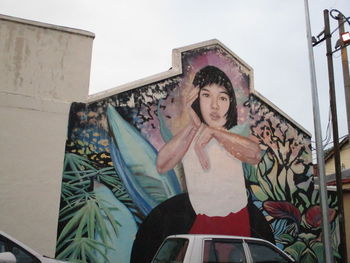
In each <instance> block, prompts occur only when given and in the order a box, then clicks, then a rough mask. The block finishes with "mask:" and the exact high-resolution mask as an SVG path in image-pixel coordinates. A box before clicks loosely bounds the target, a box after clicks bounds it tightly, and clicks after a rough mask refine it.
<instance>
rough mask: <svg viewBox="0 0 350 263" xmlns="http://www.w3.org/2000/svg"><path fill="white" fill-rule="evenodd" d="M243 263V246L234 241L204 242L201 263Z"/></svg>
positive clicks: (215, 240) (244, 258)
mask: <svg viewBox="0 0 350 263" xmlns="http://www.w3.org/2000/svg"><path fill="white" fill-rule="evenodd" d="M223 262H225V263H244V262H246V257H245V253H244V248H243V244H242V242H240V241H236V240H232V241H231V240H218V239H212V240H205V242H204V251H203V263H223Z"/></svg>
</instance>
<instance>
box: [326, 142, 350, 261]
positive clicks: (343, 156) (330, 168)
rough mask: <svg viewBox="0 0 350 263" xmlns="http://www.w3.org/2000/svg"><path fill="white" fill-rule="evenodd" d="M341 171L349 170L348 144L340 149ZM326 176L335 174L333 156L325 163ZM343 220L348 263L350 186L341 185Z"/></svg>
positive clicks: (349, 151)
mask: <svg viewBox="0 0 350 263" xmlns="http://www.w3.org/2000/svg"><path fill="white" fill-rule="evenodd" d="M340 162H341V169H342V170H345V169H350V144H349V143H348V142H347V143H346V144H345V145H344V146H343V147H341V149H340ZM325 169H326V175H329V174H335V164H334V155H333V156H332V157H331V158H329V159H328V160H327V161H326V163H325ZM343 203H344V219H345V231H346V247H347V251H348V252H347V254H348V259H347V260H348V262H350V184H343Z"/></svg>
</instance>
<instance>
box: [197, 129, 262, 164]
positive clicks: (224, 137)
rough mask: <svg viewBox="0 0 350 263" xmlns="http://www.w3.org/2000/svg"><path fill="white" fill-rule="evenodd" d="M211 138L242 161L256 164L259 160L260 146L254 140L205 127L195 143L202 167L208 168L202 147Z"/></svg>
mask: <svg viewBox="0 0 350 263" xmlns="http://www.w3.org/2000/svg"><path fill="white" fill-rule="evenodd" d="M212 138H215V139H216V140H217V141H218V142H219V143H220V144H221V145H222V146H223V147H224V148H225V150H226V151H228V152H229V153H230V154H232V155H233V156H234V157H236V158H237V159H239V160H241V161H242V162H245V163H250V164H257V163H258V162H259V160H260V148H259V145H258V144H257V143H256V142H254V141H252V140H250V139H249V138H247V137H243V136H241V135H238V134H235V133H231V132H229V131H227V130H223V129H216V128H211V127H205V129H203V131H202V133H201V134H200V136H199V137H198V140H197V142H196V145H195V150H196V153H197V155H198V158H199V161H200V162H201V165H202V167H203V168H204V169H208V168H209V161H208V157H207V156H206V154H205V152H204V148H205V146H206V145H207V144H208V142H209V141H210V140H211V139H212Z"/></svg>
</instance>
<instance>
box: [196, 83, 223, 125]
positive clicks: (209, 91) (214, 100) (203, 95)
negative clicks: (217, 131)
mask: <svg viewBox="0 0 350 263" xmlns="http://www.w3.org/2000/svg"><path fill="white" fill-rule="evenodd" d="M229 106H230V97H229V95H228V94H227V91H226V89H225V88H224V87H222V86H219V85H218V84H211V85H208V86H204V87H203V88H202V89H201V90H200V91H199V107H200V110H201V114H202V117H203V119H204V121H205V122H206V124H207V125H208V126H210V127H213V128H222V127H224V125H225V124H226V121H227V120H226V113H227V111H228V109H229Z"/></svg>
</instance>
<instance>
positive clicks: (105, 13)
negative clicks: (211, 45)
mask: <svg viewBox="0 0 350 263" xmlns="http://www.w3.org/2000/svg"><path fill="white" fill-rule="evenodd" d="M309 7H310V16H311V25H312V33H313V35H318V33H320V32H321V31H322V30H323V10H324V9H332V8H335V9H338V10H340V11H341V12H343V13H344V15H346V16H350V3H349V0H309ZM0 13H1V14H4V15H10V16H16V17H20V18H25V19H30V20H36V21H40V22H45V23H50V24H56V25H60V26H68V27H73V28H79V29H83V30H87V31H91V32H93V33H95V35H96V38H95V40H94V46H93V54H92V65H91V81H90V93H96V92H100V91H104V90H107V89H111V88H115V87H117V86H119V85H122V84H125V83H128V82H131V81H134V80H138V79H140V78H144V77H148V76H151V75H154V74H157V73H160V72H163V71H166V70H168V69H169V68H170V67H171V52H172V49H174V48H179V47H183V46H187V45H190V44H195V43H198V42H202V41H206V40H210V39H214V38H216V39H218V40H219V41H221V42H222V43H223V44H224V45H225V46H227V47H228V48H229V49H230V50H232V51H233V52H234V53H236V54H237V55H238V56H239V57H240V58H241V59H243V60H244V61H245V62H246V63H247V64H249V65H250V66H251V67H252V68H253V70H254V87H255V89H256V90H257V91H258V92H260V93H261V94H262V95H263V96H265V97H266V98H267V99H269V100H270V101H271V102H272V103H274V104H275V105H277V106H278V107H279V108H280V109H282V110H283V111H284V112H285V113H286V114H288V115H289V116H290V117H292V118H293V119H294V120H295V121H296V122H298V123H299V124H300V125H302V126H303V127H305V128H306V129H307V130H308V131H310V132H311V133H312V134H314V127H313V114H312V99H311V88H310V71H309V60H308V51H307V42H306V26H305V25H306V24H305V11H304V0H147V1H146V0H143V1H142V0H100V1H92V0H0ZM330 21H331V29H335V28H336V27H337V21H335V20H334V19H332V18H330ZM349 28H350V27H349V25H346V29H347V30H349ZM337 39H338V31H336V32H335V33H334V35H333V37H332V41H333V46H334V44H335V42H336V40H337ZM0 41H1V40H0ZM314 52H315V63H316V67H317V81H318V93H319V103H320V108H321V120H322V135H323V137H325V136H326V126H327V123H328V114H329V98H328V77H327V64H326V55H325V54H326V47H325V43H322V44H320V45H319V46H317V47H316V48H314ZM348 52H349V48H348ZM334 65H335V74H336V92H337V104H338V105H337V106H338V122H339V126H340V128H339V129H340V137H341V136H343V135H345V134H347V122H346V110H345V101H344V88H343V80H342V70H341V58H340V52H338V53H335V54H334ZM313 140H314V139H313Z"/></svg>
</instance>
